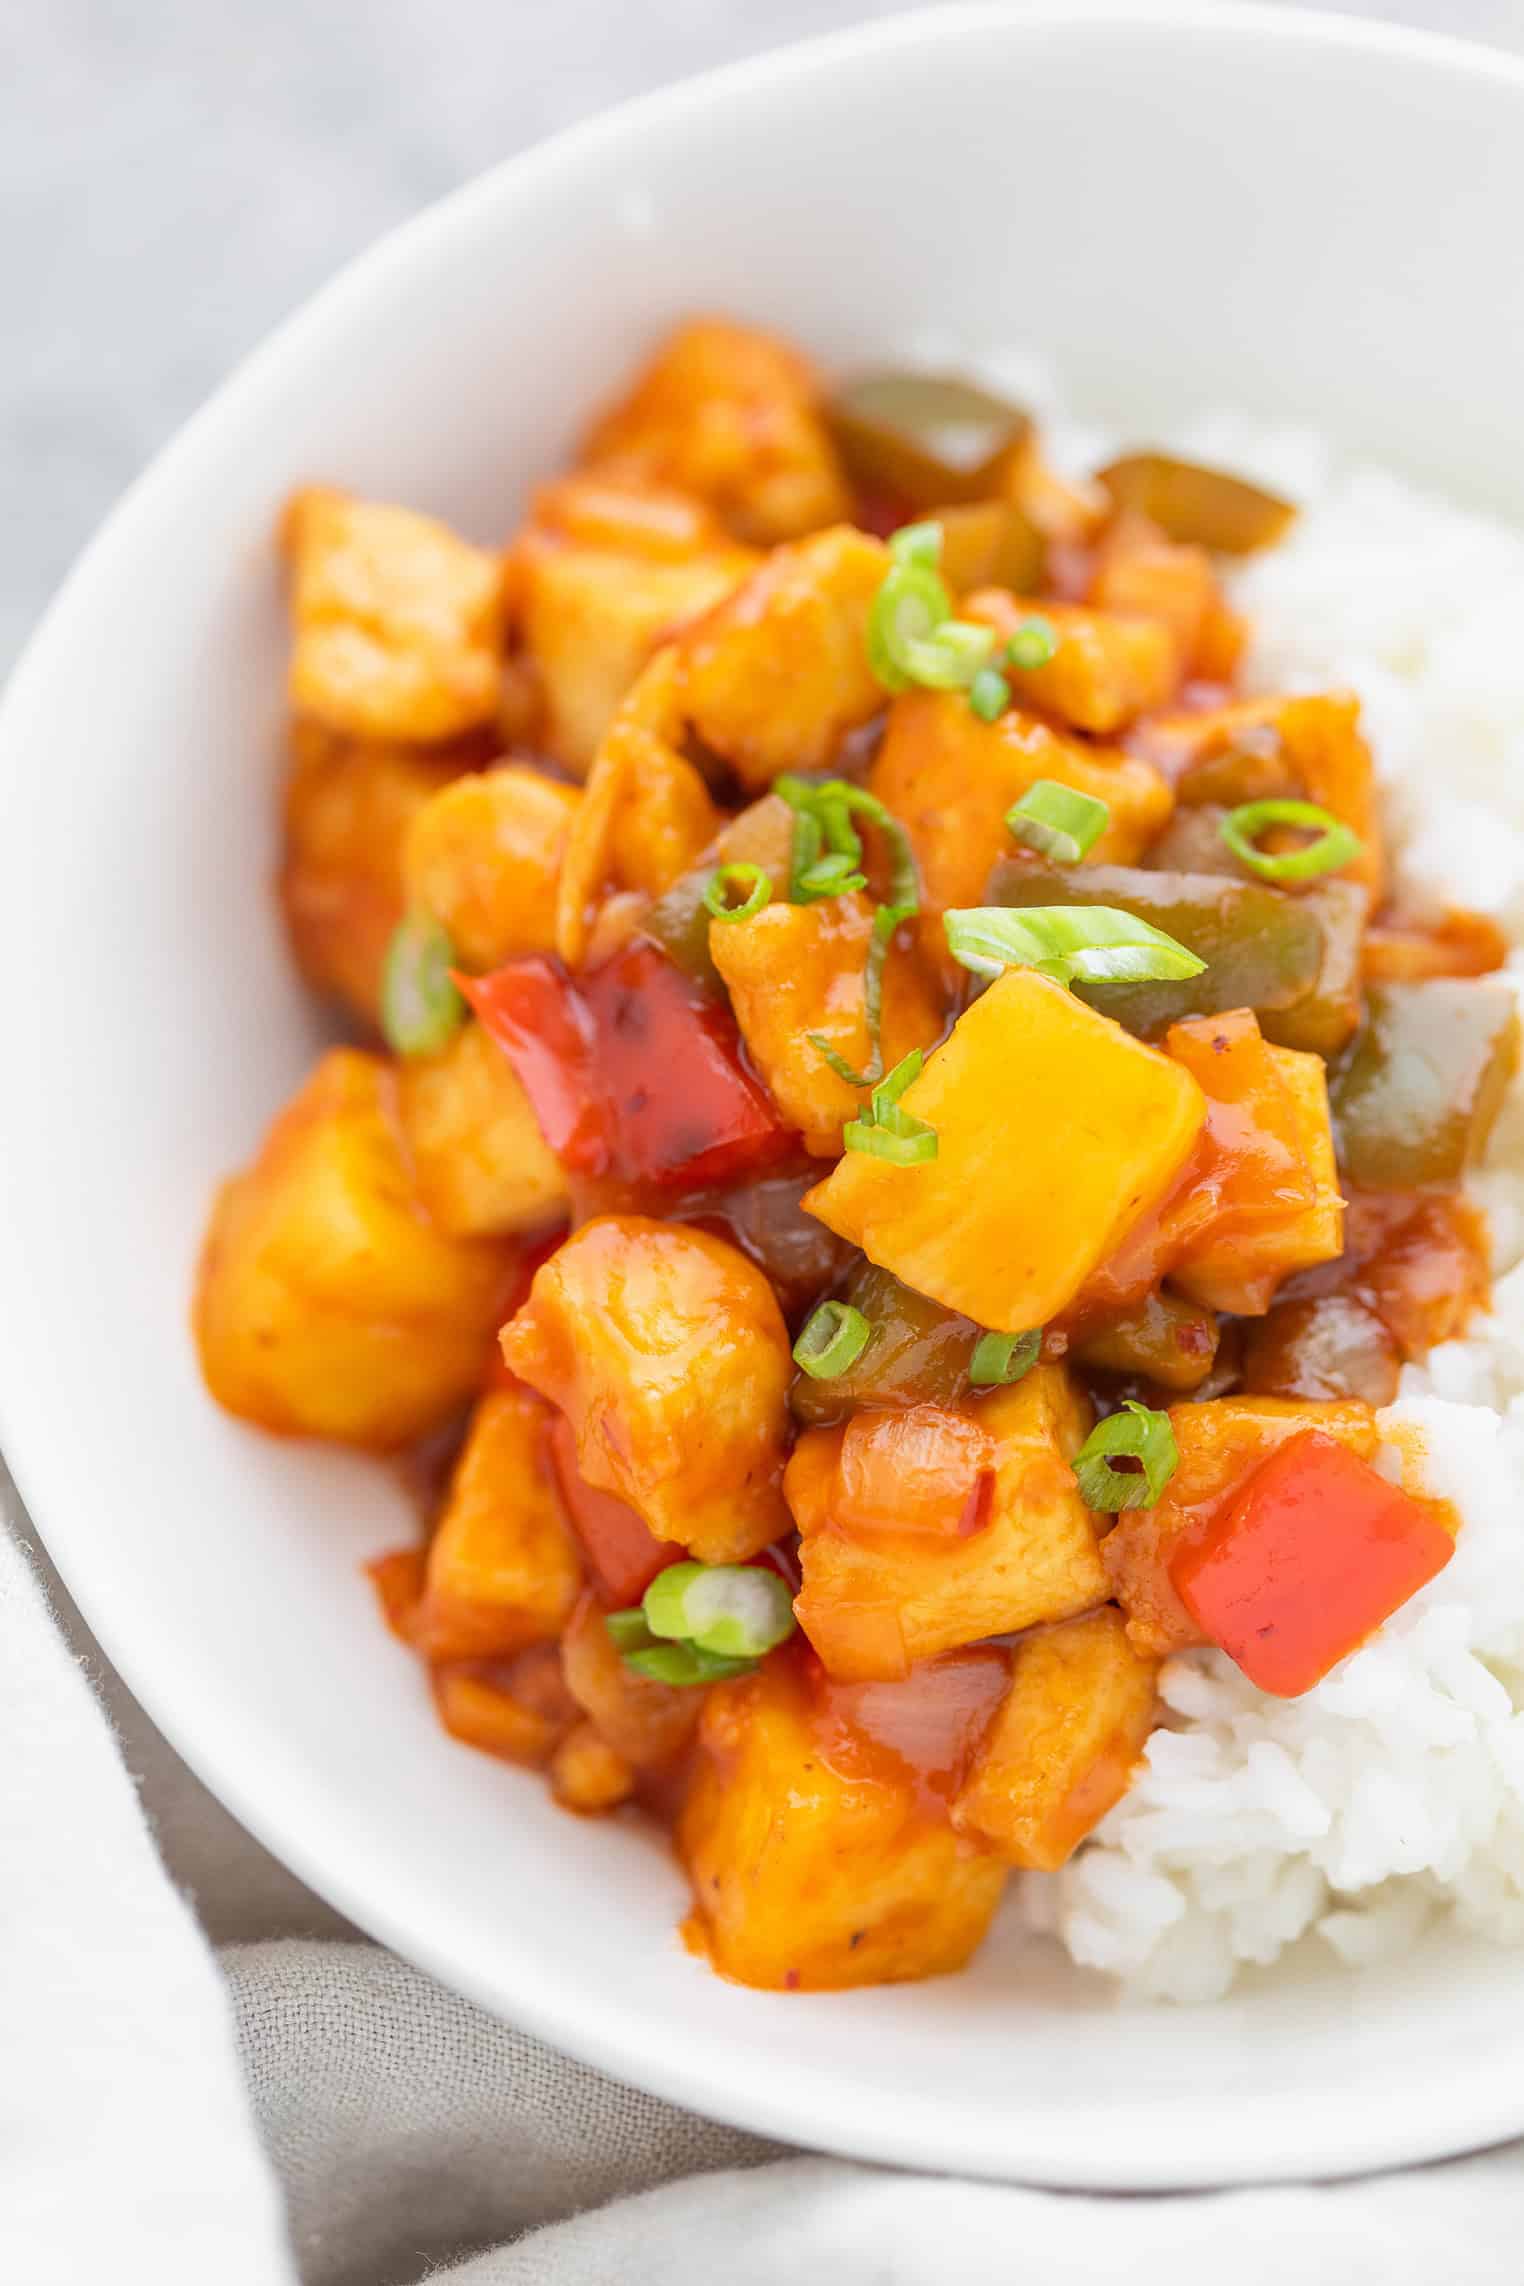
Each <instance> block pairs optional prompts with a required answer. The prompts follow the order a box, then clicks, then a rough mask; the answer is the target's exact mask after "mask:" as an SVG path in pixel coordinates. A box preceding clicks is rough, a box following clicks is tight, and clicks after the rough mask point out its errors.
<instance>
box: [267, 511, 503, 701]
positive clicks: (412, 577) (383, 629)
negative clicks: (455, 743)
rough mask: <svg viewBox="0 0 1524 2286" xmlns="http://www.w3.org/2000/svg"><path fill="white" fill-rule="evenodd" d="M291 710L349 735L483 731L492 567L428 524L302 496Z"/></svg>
mask: <svg viewBox="0 0 1524 2286" xmlns="http://www.w3.org/2000/svg"><path fill="white" fill-rule="evenodd" d="M283 538H284V542H285V546H286V550H287V553H288V555H289V557H290V560H291V616H292V620H293V623H294V625H295V630H296V639H295V643H294V646H293V649H292V653H291V680H290V690H291V704H292V706H293V707H294V708H295V709H296V711H297V712H298V713H299V714H310V715H312V716H313V717H314V718H315V719H316V720H317V721H319V722H321V723H323V724H325V725H326V727H327V728H328V729H330V730H336V731H340V732H343V733H346V734H348V735H349V736H351V737H354V738H383V739H398V740H406V741H413V740H422V741H424V742H430V741H434V740H437V739H441V738H456V737H459V736H460V734H461V732H462V731H467V730H476V729H480V728H481V727H483V726H484V725H485V724H487V723H490V722H491V721H492V719H493V715H494V713H495V711H496V707H497V692H498V676H499V673H500V667H501V655H502V648H503V578H502V567H501V565H500V564H499V562H498V560H497V558H496V557H495V556H493V555H490V554H488V552H487V551H486V549H484V548H473V547H471V546H470V545H469V544H468V543H467V542H466V541H465V540H461V539H457V537H456V535H455V534H454V533H453V532H452V531H450V530H449V529H448V527H447V526H445V525H444V524H440V523H437V522H436V521H435V519H434V518H433V517H432V516H419V515H416V514H415V513H414V512H413V510H412V509H410V508H391V507H385V506H382V505H380V504H379V503H377V502H374V501H369V500H351V499H350V498H349V496H348V495H347V494H346V493H343V492H328V491H323V490H320V489H316V488H314V489H312V490H309V491H306V492H298V493H297V494H296V495H295V496H294V497H293V499H292V500H291V502H290V504H289V506H288V507H287V509H286V518H285V526H284V532H283Z"/></svg>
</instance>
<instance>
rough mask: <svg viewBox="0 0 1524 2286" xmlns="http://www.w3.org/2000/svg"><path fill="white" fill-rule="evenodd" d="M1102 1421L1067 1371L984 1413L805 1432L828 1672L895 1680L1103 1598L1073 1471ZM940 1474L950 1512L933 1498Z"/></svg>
mask: <svg viewBox="0 0 1524 2286" xmlns="http://www.w3.org/2000/svg"><path fill="white" fill-rule="evenodd" d="M1089 1427H1090V1409H1089V1406H1088V1405H1087V1404H1086V1402H1085V1400H1084V1398H1083V1397H1082V1396H1081V1395H1080V1393H1079V1391H1078V1389H1077V1388H1076V1387H1075V1385H1074V1383H1073V1382H1072V1381H1071V1379H1070V1377H1069V1375H1068V1374H1067V1373H1066V1371H1065V1369H1064V1368H1063V1366H1061V1365H1038V1366H1035V1367H1033V1369H1032V1371H1031V1372H1029V1373H1028V1374H1026V1375H1025V1377H1024V1378H1023V1379H1022V1380H1020V1381H1018V1382H1016V1383H1014V1384H1013V1385H1012V1386H1011V1387H1010V1388H1007V1389H999V1390H997V1391H996V1392H995V1393H994V1395H993V1396H990V1397H988V1398H986V1399H984V1400H983V1402H982V1403H980V1404H979V1405H978V1406H977V1408H974V1409H973V1410H972V1411H971V1413H970V1414H968V1415H962V1414H956V1413H949V1412H947V1411H946V1410H945V1409H944V1408H943V1407H941V1406H937V1405H919V1406H915V1407H913V1408H911V1410H910V1411H908V1412H897V1413H896V1412H862V1413H858V1414H856V1415H854V1417H853V1419H852V1420H851V1421H850V1422H848V1423H847V1425H846V1427H845V1428H838V1429H812V1430H810V1431H809V1432H808V1433H807V1434H806V1435H805V1436H803V1437H801V1438H800V1440H799V1443H798V1445H797V1446H796V1447H795V1450H794V1455H793V1458H792V1459H791V1461H790V1462H789V1465H788V1471H787V1473H786V1475H785V1477H784V1484H783V1489H784V1492H785V1494H786V1496H787V1498H788V1502H789V1505H790V1507H791V1508H792V1510H793V1513H794V1520H795V1522H796V1523H797V1525H798V1527H799V1531H800V1535H801V1546H800V1551H799V1563H800V1570H801V1572H802V1574H803V1581H804V1585H803V1588H802V1590H801V1592H800V1595H799V1597H798V1600H797V1602H796V1604H795V1607H794V1608H795V1610H796V1612H797V1613H798V1617H799V1624H800V1626H801V1627H802V1628H803V1629H804V1631H805V1633H806V1635H808V1637H809V1639H810V1641H811V1643H812V1644H813V1645H814V1647H815V1649H816V1650H817V1651H818V1653H819V1654H820V1657H821V1659H822V1660H823V1662H824V1664H825V1666H826V1669H827V1671H828V1672H829V1673H830V1674H832V1675H836V1676H840V1677H842V1678H844V1679H846V1680H849V1681H867V1680H878V1679H886V1680H887V1679H891V1678H893V1677H895V1676H898V1675H903V1674H905V1673H906V1672H907V1670H908V1669H909V1668H910V1667H911V1666H912V1665H914V1664H915V1663H916V1662H917V1661H920V1660H923V1659H930V1658H934V1657H935V1656H936V1655H937V1653H939V1652H942V1651H949V1650H953V1649H956V1648H957V1647H959V1646H960V1645H962V1644H966V1643H977V1642H980V1641H982V1640H983V1639H984V1638H985V1637H986V1636H990V1635H1005V1634H1011V1633H1014V1632H1015V1631H1016V1630H1017V1629H1019V1628H1023V1627H1034V1626H1037V1625H1038V1624H1040V1623H1041V1622H1042V1621H1045V1620H1055V1619H1067V1618H1069V1617H1070V1616H1071V1614H1073V1613H1075V1612H1081V1611H1088V1610H1090V1609H1091V1608H1092V1607H1093V1606H1094V1605H1095V1604H1097V1603H1100V1602H1101V1601H1102V1600H1103V1599H1104V1597H1105V1595H1106V1574H1105V1572H1104V1570H1103V1568H1102V1565H1101V1558H1100V1548H1099V1543H1098V1540H1097V1537H1096V1529H1095V1524H1094V1521H1093V1519H1092V1517H1091V1515H1090V1512H1089V1510H1088V1509H1087V1508H1086V1506H1085V1503H1084V1501H1083V1500H1082V1499H1081V1498H1080V1493H1079V1488H1078V1486H1077V1485H1076V1483H1075V1481H1074V1471H1073V1469H1072V1467H1071V1466H1070V1463H1071V1462H1072V1460H1073V1458H1074V1455H1075V1454H1076V1453H1077V1452H1078V1450H1079V1448H1080V1446H1081V1445H1082V1444H1083V1442H1084V1440H1085V1436H1086V1433H1087V1431H1088V1429H1089ZM949 1428H952V1429H962V1430H971V1431H972V1432H973V1436H974V1438H976V1439H977V1440H978V1442H977V1444H973V1443H971V1441H970V1439H969V1438H968V1437H967V1436H961V1437H949V1436H948V1435H947V1433H946V1432H947V1430H948V1429H949ZM928 1477H929V1478H931V1479H932V1489H933V1490H935V1491H937V1492H939V1493H940V1495H941V1500H942V1503H943V1504H941V1505H929V1504H928V1499H927V1489H928V1487H927V1479H928ZM929 1524H930V1525H932V1526H933V1527H934V1528H930V1529H928V1525H929Z"/></svg>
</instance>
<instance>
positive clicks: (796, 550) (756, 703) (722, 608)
mask: <svg viewBox="0 0 1524 2286" xmlns="http://www.w3.org/2000/svg"><path fill="white" fill-rule="evenodd" d="M889 563H890V556H889V551H888V549H887V548H886V547H885V546H884V544H883V542H882V541H881V540H874V539H870V538H869V536H868V534H867V533H866V532H859V531H857V530H856V529H855V528H854V527H853V526H851V525H848V524H840V525H836V526H833V527H832V529H831V530H829V531H825V532H817V533H816V534H815V535H814V537H813V538H812V539H808V540H801V541H799V542H798V543H797V544H796V545H795V546H793V547H786V548H775V549H774V550H773V552H772V554H771V555H770V556H769V557H768V559H767V561H766V562H765V563H764V564H763V566H762V568H761V570H760V571H758V572H756V573H754V574H753V576H752V577H751V578H750V579H749V580H748V581H747V582H746V585H745V586H744V587H742V588H739V589H737V591H736V592H735V594H733V595H732V596H730V597H729V598H728V599H727V600H726V601H725V602H724V603H722V604H720V605H719V606H718V607H717V608H716V609H715V610H713V611H711V612H710V613H709V614H708V616H707V617H706V618H704V619H702V620H700V621H699V622H698V623H697V625H695V626H693V627H691V628H689V629H688V631H687V633H686V634H685V635H684V636H683V638H682V642H681V644H680V646H679V648H680V651H681V655H682V666H683V703H684V709H685V712H686V714H687V717H688V720H689V722H690V723H691V724H692V727H693V729H694V731H695V732H696V733H697V735H698V737H699V738H700V739H701V740H702V741H703V743H704V745H705V746H707V747H708V748H709V749H710V750H711V751H712V752H713V753H715V754H718V755H719V756H720V757H721V758H722V759H723V760H724V761H726V762H728V763H729V764H730V766H731V768H732V769H733V770H734V771H735V773H736V775H737V777H738V778H739V779H740V780H741V783H742V784H743V785H744V786H746V787H747V788H748V789H749V790H750V791H752V792H758V793H760V792H763V791H765V789H766V788H767V787H768V786H770V785H771V784H772V782H773V780H774V778H776V777H777V776H778V775H779V774H780V772H782V771H785V770H818V769H820V768H822V767H823V766H824V765H825V764H827V763H828V762H830V761H831V759H832V757H833V756H834V754H835V752H836V749H837V747H838V746H839V745H840V743H841V741H842V739H843V737H844V736H845V735H846V733H847V732H848V731H849V730H855V729H856V728H857V727H858V725H859V724H861V723H864V722H867V721H869V720H870V719H871V717H872V716H874V715H875V714H877V713H878V711H879V709H880V707H882V705H883V703H884V689H883V685H882V684H881V683H880V682H879V680H878V678H877V676H876V675H875V674H874V672H873V669H872V668H871V667H870V666H869V664H868V641H867V635H868V614H869V611H870V609H871V607H872V603H873V598H874V596H875V594H876V593H877V591H878V587H879V583H880V582H881V581H882V579H883V577H884V574H885V572H886V571H887V570H888V568H889Z"/></svg>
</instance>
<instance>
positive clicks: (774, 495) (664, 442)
mask: <svg viewBox="0 0 1524 2286" xmlns="http://www.w3.org/2000/svg"><path fill="white" fill-rule="evenodd" d="M581 458H582V461H583V463H584V465H585V466H587V467H589V468H595V469H602V470H604V471H606V472H607V473H608V474H609V475H610V476H611V477H617V478H619V479H627V478H635V479H637V480H641V481H652V482H656V483H659V484H673V485H676V486H678V487H679V488H680V489H681V490H682V491H684V492H690V493H693V494H694V495H695V496H696V497H697V498H698V499H700V500H704V501H707V502H708V504H709V506H710V507H711V508H712V509H713V510H714V512H715V514H716V515H718V516H719V517H721V518H722V519H723V521H724V522H725V524H726V525H727V526H728V527H729V529H730V530H731V531H732V532H734V533H735V534H736V535H737V537H738V538H740V539H743V540H749V541H751V542H753V543H754V544H755V545H757V546H759V547H770V546H772V545H773V543H774V542H776V541H778V540H795V539H799V538H801V537H802V536H803V535H804V534H805V533H806V532H813V531H816V530H818V529H819V527H820V526H821V525H823V524H833V523H836V522H838V521H839V520H840V519H841V518H843V517H845V516H848V515H850V514H851V507H852V503H851V497H850V494H849V492H848V489H847V483H846V478H845V476H844V475H843V473H842V470H841V467H840V464H839V462H838V461H837V458H836V450H835V447H834V445H833V444H832V442H831V439H830V435H829V433H828V431H827V429H826V425H825V422H824V419H823V418H822V415H821V411H820V390H819V385H818V383H817V381H816V379H815V376H814V374H813V372H812V371H811V369H810V367H809V365H808V364H807V362H806V361H805V359H804V358H803V357H801V356H800V355H799V353H798V351H797V350H795V349H792V348H790V347H789V345H788V344H787V343H786V342H783V341H780V340H779V339H778V338H777V336H776V335H773V334H767V333H762V332H760V331H758V330H757V329H756V328H755V327H752V326H742V325H731V324H727V323H726V322H725V321H724V320H723V319H719V318H698V319H693V320H690V321H689V323H687V324H686V325H681V326H679V327H678V328H677V329H676V331H675V332H673V333H671V334H669V335H668V337H667V339H666V340H665V341H664V342H662V343H661V345H660V347H659V348H658V349H657V350H656V352H655V353H654V355H653V356H652V357H651V359H650V361H649V362H648V363H647V364H646V366H645V367H644V368H643V369H642V371H641V373H640V374H639V376H638V377H637V379H636V381H635V385H634V387H633V388H632V389H631V390H630V391H629V392H628V393H627V394H626V395H625V396H624V397H622V398H621V399H620V400H619V402H618V403H617V404H615V405H611V406H610V407H609V408H608V410H607V411H606V412H604V413H603V414H602V415H601V416H600V418H599V419H598V420H597V421H596V422H595V423H594V425H593V427H592V429H591V430H590V431H589V433H588V435H587V437H586V438H585V440H584V442H583V446H582V453H581Z"/></svg>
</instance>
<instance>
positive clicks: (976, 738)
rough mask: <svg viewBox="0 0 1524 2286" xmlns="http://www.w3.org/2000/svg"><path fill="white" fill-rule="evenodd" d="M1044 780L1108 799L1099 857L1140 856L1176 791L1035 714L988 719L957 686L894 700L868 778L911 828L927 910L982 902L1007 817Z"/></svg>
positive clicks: (1006, 839)
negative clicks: (971, 707)
mask: <svg viewBox="0 0 1524 2286" xmlns="http://www.w3.org/2000/svg"><path fill="white" fill-rule="evenodd" d="M1043 779H1048V780H1051V781H1053V782H1055V783H1057V784H1059V785H1062V786H1066V787H1070V788H1072V789H1073V790H1074V791H1075V792H1076V793H1080V794H1088V795H1090V796H1091V797H1092V798H1093V799H1094V800H1096V801H1100V802H1104V803H1105V804H1106V809H1107V816H1108V823H1107V826H1106V829H1105V831H1104V832H1103V833H1102V834H1101V836H1100V837H1099V839H1098V840H1097V841H1096V843H1095V844H1094V846H1093V849H1092V850H1091V852H1090V854H1091V855H1092V856H1093V857H1094V858H1096V859H1097V860H1103V859H1107V858H1110V859H1114V860H1121V861H1126V860H1130V859H1133V858H1136V857H1138V856H1140V855H1141V853H1142V852H1143V850H1144V849H1146V847H1147V846H1148V844H1149V842H1150V841H1151V840H1152V839H1153V837H1154V836H1155V835H1156V834H1157V833H1158V832H1159V831H1160V829H1161V828H1162V827H1163V825H1164V823H1165V821H1166V820H1167V819H1168V817H1169V814H1170V806H1171V800H1172V797H1171V795H1170V791H1169V788H1168V786H1167V785H1166V784H1165V782H1164V780H1163V778H1161V777H1160V775H1159V773H1158V772H1157V771H1156V770H1154V769H1152V768H1151V767H1150V765H1149V764H1148V763H1146V762H1135V761H1132V760H1131V759H1129V758H1128V757H1127V756H1125V755H1123V754H1120V753H1115V752H1110V751H1108V750H1107V749H1106V748H1103V747H1090V746H1083V745H1081V744H1080V743H1079V742H1078V741H1077V740H1075V739H1071V738H1065V737H1063V736H1061V735H1060V734H1059V733H1058V732H1057V731H1055V730H1052V729H1050V728H1049V726H1048V725H1047V724H1046V723H1042V722H1038V721H1036V720H1035V719H1034V718H1033V717H1032V716H1031V715H1026V714H1020V713H1010V714H1003V715H1001V717H1000V718H999V720H998V721H996V722H990V723H985V722H981V721H980V720H979V718H978V717H977V715H975V714H973V713H972V712H971V711H970V710H969V708H968V706H967V705H966V703H965V702H964V701H963V700H962V699H961V698H960V697H959V696H958V695H957V694H956V693H954V692H946V693H944V692H939V691H909V692H907V693H906V694H905V696H904V697H903V698H897V699H896V700H895V701H894V704H893V705H892V707H891V708H890V710H889V726H888V730H887V733H886V735H885V738H884V743H883V746H882V747H881V749H880V751H879V754H878V757H877V759H876V760H875V762H874V765H873V769H872V772H871V774H870V777H869V781H868V782H869V784H870V786H871V787H872V789H873V791H874V793H875V794H877V795H878V797H879V799H880V801H882V802H884V803H885V804H887V806H888V807H889V808H890V809H891V810H892V811H893V812H894V814H895V816H896V817H897V818H899V819H900V820H901V821H902V822H903V824H904V826H905V828H906V830H907V831H908V833H909V835H910V838H911V841H912V843H913V844H914V847H915V853H916V856H917V858H918V859H919V861H920V867H921V875H922V883H923V888H924V892H925V900H926V904H927V907H928V909H929V910H931V911H932V912H940V911H942V910H943V909H944V908H946V907H948V906H952V905H959V906H961V905H978V904H982V903H983V902H984V894H985V883H986V882H987V881H988V879H989V876H990V869H991V867H992V866H993V865H994V864H995V863H996V862H997V860H999V859H1000V858H1001V857H1003V856H1004V855H1005V854H1006V853H1007V852H1008V851H1009V849H1010V847H1011V841H1010V834H1009V830H1008V828H1007V826H1006V822H1005V821H1006V814H1007V812H1008V811H1009V810H1010V809H1011V808H1012V806H1013V805H1014V804H1015V803H1016V802H1018V801H1019V800H1020V799H1021V798H1022V796H1023V795H1025V794H1027V793H1028V792H1030V790H1031V788H1032V787H1033V786H1034V785H1036V784H1038V782H1039V781H1040V780H1043ZM1049 902H1051V903H1053V904H1059V903H1062V902H1063V900H1062V899H1061V898H1059V897H1054V898H1052V899H1050V900H1049Z"/></svg>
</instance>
